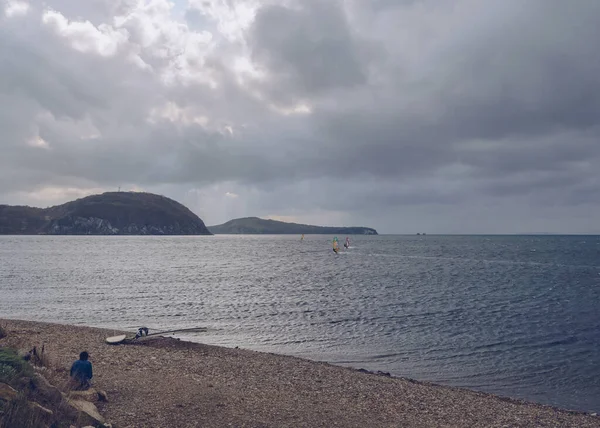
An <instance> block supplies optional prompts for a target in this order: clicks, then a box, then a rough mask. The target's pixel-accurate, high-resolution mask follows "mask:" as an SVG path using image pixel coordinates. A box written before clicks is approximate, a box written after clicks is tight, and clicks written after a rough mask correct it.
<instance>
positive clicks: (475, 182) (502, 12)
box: [0, 0, 600, 233]
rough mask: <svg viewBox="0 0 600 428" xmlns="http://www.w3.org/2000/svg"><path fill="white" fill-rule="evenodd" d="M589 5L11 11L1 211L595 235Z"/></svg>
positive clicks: (257, 2) (61, 5)
mask: <svg viewBox="0 0 600 428" xmlns="http://www.w3.org/2000/svg"><path fill="white" fill-rule="evenodd" d="M599 42H600V3H598V2H597V1H593V0H583V1H579V2H576V3H567V2H562V1H558V0H546V1H541V0H530V1H526V2H523V1H517V0H507V1H504V2H495V3H492V2H477V1H474V0H454V1H449V2H439V1H434V0H411V1H398V2H392V1H384V0H373V1H370V2H369V1H361V0H345V1H342V0H339V1H338V0H327V1H323V0H319V1H317V0H307V1H303V2H287V1H277V2H276V1H265V0H252V1H241V0H203V1H201V0H188V1H184V0H175V1H171V2H169V1H166V0H146V1H134V0H120V1H115V0H93V1H88V2H70V1H64V0H46V1H43V2H42V1H24V0H18V1H17V0H8V1H6V0H5V1H4V2H3V3H1V4H0V76H1V79H0V203H10V204H29V205H34V206H48V205H53V204H57V203H62V202H65V201H67V200H70V199H73V198H74V197H80V196H83V195H87V194H90V193H96V192H101V191H104V190H113V189H116V188H117V187H119V186H121V188H122V189H125V190H128V189H132V190H146V191H152V192H158V193H162V194H165V195H166V196H170V197H173V198H175V199H177V200H179V201H181V202H183V203H185V204H186V205H188V206H189V207H190V208H191V209H192V210H193V211H195V212H196V213H197V214H199V215H200V216H201V217H202V218H203V220H205V222H206V223H208V224H216V223H221V222H224V221H227V220H229V219H230V218H233V217H240V216H246V215H256V216H263V217H267V216H270V217H273V218H282V219H286V220H296V221H301V222H312V223H321V224H344V225H365V226H371V227H375V228H377V229H378V230H379V231H380V232H384V233H385V232H387V233H414V232H417V231H421V232H422V231H425V232H428V233H522V232H560V233H599V232H600V225H598V223H597V220H596V219H597V218H599V217H600V172H599V171H600V120H599V118H600V77H599V76H600V43H599Z"/></svg>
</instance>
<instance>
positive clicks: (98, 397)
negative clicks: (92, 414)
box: [69, 388, 108, 403]
mask: <svg viewBox="0 0 600 428" xmlns="http://www.w3.org/2000/svg"><path fill="white" fill-rule="evenodd" d="M69 397H70V398H72V399H74V400H85V401H89V402H90V403H96V402H98V401H108V394H107V393H106V392H105V391H101V390H96V389H94V388H89V389H86V390H85V391H71V392H70V393H69Z"/></svg>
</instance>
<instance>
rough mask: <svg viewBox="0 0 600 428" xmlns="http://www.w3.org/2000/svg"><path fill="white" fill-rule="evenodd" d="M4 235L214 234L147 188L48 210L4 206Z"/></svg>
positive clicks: (0, 213)
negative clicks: (147, 191) (145, 190)
mask: <svg viewBox="0 0 600 428" xmlns="http://www.w3.org/2000/svg"><path fill="white" fill-rule="evenodd" d="M0 234H2V235H211V233H210V232H209V230H208V229H207V228H206V226H205V224H204V222H203V221H202V220H201V219H200V218H199V217H198V216H197V215H196V214H194V213H193V212H191V211H190V210H189V209H188V208H186V207H185V206H183V205H181V204H180V203H179V202H176V201H174V200H172V199H169V198H167V197H165V196H160V195H155V194H152V193H144V192H106V193H102V194H100V195H92V196H87V197H85V198H81V199H77V200H75V201H72V202H67V203H66V204H62V205H57V206H54V207H50V208H45V209H43V208H33V207H28V206H11V205H0Z"/></svg>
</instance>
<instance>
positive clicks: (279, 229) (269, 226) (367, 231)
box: [208, 217, 377, 235]
mask: <svg viewBox="0 0 600 428" xmlns="http://www.w3.org/2000/svg"><path fill="white" fill-rule="evenodd" d="M208 230H210V231H211V232H212V233H214V234H215V235H216V234H248V235H285V234H292V235H294V234H295V235H300V234H303V233H304V234H307V235H310V234H319V235H331V234H340V235H377V231H376V230H375V229H372V228H370V227H326V226H311V225H308V224H297V223H286V222H283V221H276V220H265V219H262V218H258V217H245V218H237V219H234V220H230V221H228V222H227V223H224V224H220V225H217V226H209V227H208Z"/></svg>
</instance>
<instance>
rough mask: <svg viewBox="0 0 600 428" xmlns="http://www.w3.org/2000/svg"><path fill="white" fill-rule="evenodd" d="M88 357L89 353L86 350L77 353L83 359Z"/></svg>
mask: <svg viewBox="0 0 600 428" xmlns="http://www.w3.org/2000/svg"><path fill="white" fill-rule="evenodd" d="M89 357H90V355H89V354H88V353H87V352H86V351H83V352H82V353H81V354H79V359H80V360H83V361H86V360H87V359H88V358H89Z"/></svg>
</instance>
